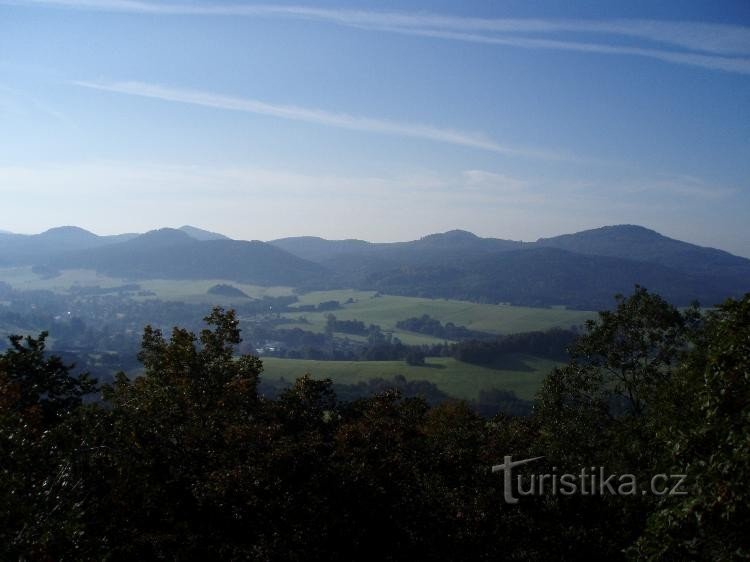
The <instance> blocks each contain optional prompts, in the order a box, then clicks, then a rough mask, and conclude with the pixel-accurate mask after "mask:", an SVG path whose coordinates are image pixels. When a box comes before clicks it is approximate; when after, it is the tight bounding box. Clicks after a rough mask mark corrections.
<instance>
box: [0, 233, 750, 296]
mask: <svg viewBox="0 0 750 562" xmlns="http://www.w3.org/2000/svg"><path fill="white" fill-rule="evenodd" d="M9 265H37V266H46V267H47V268H52V269H53V270H54V269H55V268H56V269H70V268H86V269H94V270H97V271H99V272H102V273H105V274H109V275H112V276H117V277H124V278H130V279H138V278H164V279H223V280H227V281H236V282H244V283H252V284H259V285H287V286H293V287H296V288H298V289H301V290H306V289H316V288H318V289H323V288H326V289H333V288H357V289H366V290H376V291H380V292H383V293H391V294H401V295H416V296H423V297H431V298H457V299H465V300H472V301H480V302H495V303H496V302H509V303H513V304H526V305H532V306H549V305H567V306H571V307H576V308H601V307H606V306H609V305H610V304H611V302H612V295H613V294H615V293H617V292H623V293H628V292H630V291H631V290H632V287H633V285H635V284H636V283H637V284H640V285H643V286H646V287H648V288H649V289H652V290H654V291H656V292H659V293H660V294H662V295H663V296H664V297H665V298H667V299H669V300H671V301H672V302H674V303H675V304H678V305H684V304H688V303H689V302H691V301H692V300H695V299H697V300H700V301H701V302H702V303H703V304H706V305H713V304H715V303H717V302H719V301H721V300H723V299H724V298H727V297H730V296H741V295H742V294H744V293H745V292H748V291H750V260H748V259H746V258H742V257H739V256H735V255H732V254H730V253H728V252H724V251H722V250H716V249H713V248H705V247H701V246H696V245H694V244H689V243H686V242H682V241H679V240H675V239H672V238H668V237H666V236H663V235H661V234H659V233H658V232H655V231H653V230H649V229H647V228H643V227H640V226H635V225H617V226H606V227H602V228H597V229H592V230H585V231H582V232H578V233H574V234H565V235H561V236H556V237H552V238H541V239H539V240H537V241H536V242H520V241H514V240H503V239H498V238H482V237H479V236H476V235H475V234H472V233H471V232H467V231H463V230H452V231H448V232H444V233H437V234H430V235H428V236H424V237H422V238H420V239H418V240H413V241H409V242H393V243H373V242H366V241H364V240H356V239H347V240H326V239H323V238H319V237H314V236H303V237H294V238H283V239H279V240H273V241H271V242H260V241H257V240H256V241H250V242H248V241H241V240H231V239H229V238H227V237H226V236H223V235H221V234H218V233H215V232H210V231H206V230H202V229H199V228H196V227H191V226H183V227H180V228H179V229H172V228H163V229H158V230H154V231H150V232H147V233H145V234H141V235H134V234H126V235H121V236H97V235H96V234H93V233H91V232H89V231H86V230H83V229H80V228H77V227H60V228H54V229H50V230H48V231H46V232H44V233H41V234H37V235H19V234H4V233H0V266H9Z"/></svg>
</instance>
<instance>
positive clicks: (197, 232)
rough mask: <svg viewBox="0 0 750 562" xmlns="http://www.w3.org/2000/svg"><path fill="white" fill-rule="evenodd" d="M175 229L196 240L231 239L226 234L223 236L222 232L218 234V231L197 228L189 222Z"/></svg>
mask: <svg viewBox="0 0 750 562" xmlns="http://www.w3.org/2000/svg"><path fill="white" fill-rule="evenodd" d="M177 230H181V231H182V232H184V233H185V234H187V235H188V236H190V237H191V238H195V239H196V240H201V241H203V240H231V238H229V237H228V236H224V235H223V234H219V233H218V232H211V231H210V230H203V229H202V228H197V227H195V226H190V225H189V224H186V225H184V226H181V227H180V228H178V229H177Z"/></svg>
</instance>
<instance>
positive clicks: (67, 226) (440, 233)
mask: <svg viewBox="0 0 750 562" xmlns="http://www.w3.org/2000/svg"><path fill="white" fill-rule="evenodd" d="M66 228H70V229H78V230H83V231H85V232H88V233H89V234H94V235H95V236H125V235H134V236H142V235H144V234H150V233H152V232H157V231H160V230H179V231H183V229H196V230H198V231H201V232H204V233H208V234H218V235H220V236H225V237H226V238H228V239H229V240H235V241H239V242H253V241H255V242H263V243H271V242H275V241H277V240H284V239H294V238H318V239H321V240H326V241H334V242H341V241H356V242H366V243H368V244H397V243H406V242H415V241H418V240H422V239H424V238H428V237H430V236H440V235H444V234H450V233H453V232H462V233H465V234H470V235H472V236H476V237H477V238H480V239H495V240H497V239H501V238H498V237H496V236H486V235H483V234H481V233H477V232H474V231H471V230H466V229H463V228H451V229H449V230H444V231H439V232H428V233H425V234H422V235H421V236H417V237H416V238H409V239H393V240H367V239H363V238H354V237H347V238H325V237H323V236H319V235H316V234H299V235H294V236H284V237H280V238H268V239H261V238H252V237H248V238H237V237H234V236H229V235H228V234H227V233H226V232H221V231H219V230H211V229H207V228H203V227H201V226H196V225H193V224H183V225H180V226H157V227H155V228H151V229H148V230H145V231H142V232H136V231H132V230H131V231H124V232H95V231H93V230H90V229H88V228H84V227H82V226H78V225H72V224H65V225H58V226H51V227H49V228H45V229H44V230H42V231H40V232H12V231H9V230H5V229H0V234H11V235H21V236H36V235H40V234H46V233H47V232H50V231H54V230H61V229H66ZM607 228H609V229H612V228H636V229H642V230H647V231H650V232H653V233H655V234H656V235H658V236H663V237H665V238H668V239H672V240H677V241H678V242H683V243H687V244H691V245H694V246H698V247H702V248H708V249H712V250H719V251H723V252H728V253H730V254H732V255H735V256H738V257H742V258H745V259H750V256H743V255H742V254H737V253H734V252H730V251H729V250H726V249H724V248H718V247H714V246H704V245H701V244H696V243H694V242H691V241H689V240H680V239H677V238H673V237H671V236H668V235H666V234H665V233H663V232H659V231H657V230H654V229H652V228H648V227H646V226H643V225H640V224H605V225H601V226H597V227H594V228H587V229H585V230H580V231H575V232H558V233H556V234H554V235H552V236H549V237H538V238H535V239H527V240H523V239H520V238H502V239H501V240H506V241H512V242H521V243H523V244H534V243H536V242H539V241H541V240H544V239H546V238H555V237H559V236H570V235H576V234H582V233H584V232H589V231H594V230H603V229H607ZM186 234H187V235H188V236H190V235H189V234H188V233H187V232H186Z"/></svg>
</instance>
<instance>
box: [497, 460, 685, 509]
mask: <svg viewBox="0 0 750 562" xmlns="http://www.w3.org/2000/svg"><path fill="white" fill-rule="evenodd" d="M542 458H544V457H533V458H530V459H522V460H519V461H514V460H513V458H512V456H510V455H507V456H505V457H504V459H503V464H498V465H495V466H493V467H492V472H502V473H503V483H504V497H505V502H506V503H509V504H515V503H518V497H517V496H516V495H514V492H515V493H516V494H518V496H541V495H545V494H551V495H557V494H561V495H563V496H572V495H575V494H580V495H582V496H597V495H599V496H604V495H612V496H635V495H638V494H641V495H644V496H645V495H646V494H649V493H650V494H653V495H656V496H664V495H670V496H684V495H686V494H687V490H685V487H684V484H685V478H686V475H684V474H655V475H654V476H652V477H651V479H650V482H649V484H648V485H647V486H639V485H638V479H637V478H636V476H635V475H634V474H607V473H606V471H605V469H604V467H603V466H599V467H596V466H592V467H583V468H582V469H581V471H580V472H579V473H578V474H573V473H560V472H558V469H557V467H556V466H553V467H552V471H551V472H547V473H542V474H527V475H524V474H517V475H516V478H515V481H514V479H513V468H515V467H517V466H521V465H524V464H528V463H530V462H534V461H538V460H539V459H542Z"/></svg>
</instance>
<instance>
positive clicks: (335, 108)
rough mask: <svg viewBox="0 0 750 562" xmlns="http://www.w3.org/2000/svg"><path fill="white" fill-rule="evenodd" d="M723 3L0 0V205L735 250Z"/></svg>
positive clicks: (745, 147) (232, 225)
mask: <svg viewBox="0 0 750 562" xmlns="http://www.w3.org/2000/svg"><path fill="white" fill-rule="evenodd" d="M749 172H750V4H748V3H747V2H744V1H741V2H736V3H733V2H687V1H679V2H659V3H654V2H580V3H570V2H565V3H561V2H526V1H525V2H431V3H418V2H369V3H367V2H357V3H354V2H338V3H335V2H317V3H305V4H302V3H299V4H284V3H275V4H257V3H250V2H241V1H235V2H233V3H222V2H218V1H215V2H208V1H202V2H197V1H195V2H190V1H183V2H179V3H177V2H158V1H155V0H154V1H129V0H101V1H96V0H38V1H7V0H0V195H1V196H2V209H3V213H2V219H1V222H2V224H0V229H5V230H11V231H16V232H38V231H41V230H45V229H46V228H49V227H51V226H56V225H61V224H76V225H79V226H82V227H84V228H88V229H90V230H93V231H94V232H97V233H100V234H109V233H116V232H130V231H145V230H148V229H151V228H155V227H160V226H180V225H182V224H186V223H188V224H195V225H197V226H201V227H204V228H209V229H211V230H218V231H221V232H224V233H226V234H228V235H230V236H234V237H237V238H244V239H261V240H268V239H273V238H277V237H282V236H293V235H320V236H324V237H328V238H348V237H356V238H364V239H368V240H382V241H389V240H406V239H414V238H417V237H419V236H422V235H425V234H428V233H431V232H437V231H444V230H449V229H452V228H463V229H467V230H471V231H473V232H476V233H477V234H480V235H484V236H498V237H503V238H512V239H522V240H535V239H536V238H538V237H541V236H550V235H555V234H560V233H564V232H574V231H578V230H583V229H586V228H592V227H597V226H602V225H605V224H619V223H632V224H642V225H644V226H647V227H650V228H653V229H655V230H658V231H660V232H662V233H664V234H666V235H669V236H673V237H676V238H680V239H684V240H688V241H690V242H694V243H698V244H702V245H710V246H715V247H720V248H723V249H727V250H729V251H732V252H734V253H737V254H741V255H745V256H750V226H748V224H749V223H750V221H748V219H747V217H748V215H749V214H750V213H748V211H750V173H749Z"/></svg>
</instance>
